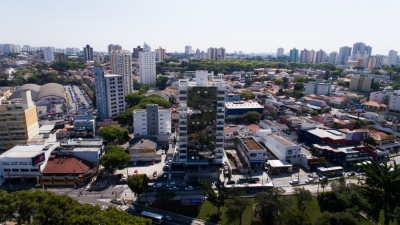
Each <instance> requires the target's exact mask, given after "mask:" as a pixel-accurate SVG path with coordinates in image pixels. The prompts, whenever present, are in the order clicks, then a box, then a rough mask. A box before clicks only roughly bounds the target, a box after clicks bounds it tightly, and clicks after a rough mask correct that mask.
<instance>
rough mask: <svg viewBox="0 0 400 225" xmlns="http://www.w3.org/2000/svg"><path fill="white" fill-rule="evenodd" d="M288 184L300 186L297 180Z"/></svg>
mask: <svg viewBox="0 0 400 225" xmlns="http://www.w3.org/2000/svg"><path fill="white" fill-rule="evenodd" d="M289 183H290V185H298V184H300V181H299V180H291V181H290V182H289Z"/></svg>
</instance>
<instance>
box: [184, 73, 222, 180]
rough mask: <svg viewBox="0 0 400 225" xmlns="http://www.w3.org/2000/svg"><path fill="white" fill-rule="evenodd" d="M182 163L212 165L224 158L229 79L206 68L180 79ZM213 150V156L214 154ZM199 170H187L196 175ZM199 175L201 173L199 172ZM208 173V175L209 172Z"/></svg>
mask: <svg viewBox="0 0 400 225" xmlns="http://www.w3.org/2000/svg"><path fill="white" fill-rule="evenodd" d="M178 88H179V108H178V109H179V130H178V132H177V136H178V142H177V143H178V157H177V159H178V160H179V163H185V164H187V165H202V166H209V165H210V164H220V163H222V162H223V158H224V153H223V151H224V124H225V112H224V108H225V94H226V83H225V81H224V80H222V79H215V78H214V74H213V73H212V72H211V73H208V72H207V71H196V78H194V80H193V81H191V80H189V79H181V80H179V87H178ZM212 154H213V156H211V155H212ZM194 175H196V178H197V174H187V176H189V179H193V178H194V177H190V176H194ZM199 176H200V175H199ZM207 176H208V175H207Z"/></svg>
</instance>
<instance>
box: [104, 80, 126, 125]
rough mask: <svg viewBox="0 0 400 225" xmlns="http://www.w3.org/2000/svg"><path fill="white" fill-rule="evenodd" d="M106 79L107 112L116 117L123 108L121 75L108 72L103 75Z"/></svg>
mask: <svg viewBox="0 0 400 225" xmlns="http://www.w3.org/2000/svg"><path fill="white" fill-rule="evenodd" d="M104 78H105V81H106V95H107V96H106V99H107V114H108V116H109V117H110V118H116V117H117V116H118V115H119V114H120V113H121V112H122V111H124V110H125V95H124V85H123V80H122V76H121V75H115V74H112V75H111V74H109V75H105V76H104Z"/></svg>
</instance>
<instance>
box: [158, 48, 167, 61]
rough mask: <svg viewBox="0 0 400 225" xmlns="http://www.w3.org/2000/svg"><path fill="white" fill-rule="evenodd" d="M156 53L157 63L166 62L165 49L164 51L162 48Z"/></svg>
mask: <svg viewBox="0 0 400 225" xmlns="http://www.w3.org/2000/svg"><path fill="white" fill-rule="evenodd" d="M155 53H156V61H157V62H161V61H164V59H165V58H166V57H167V53H166V51H165V49H163V48H161V47H160V48H158V49H156V50H155Z"/></svg>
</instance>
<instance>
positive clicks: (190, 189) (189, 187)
mask: <svg viewBox="0 0 400 225" xmlns="http://www.w3.org/2000/svg"><path fill="white" fill-rule="evenodd" d="M185 191H193V187H192V186H187V187H185Z"/></svg>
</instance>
